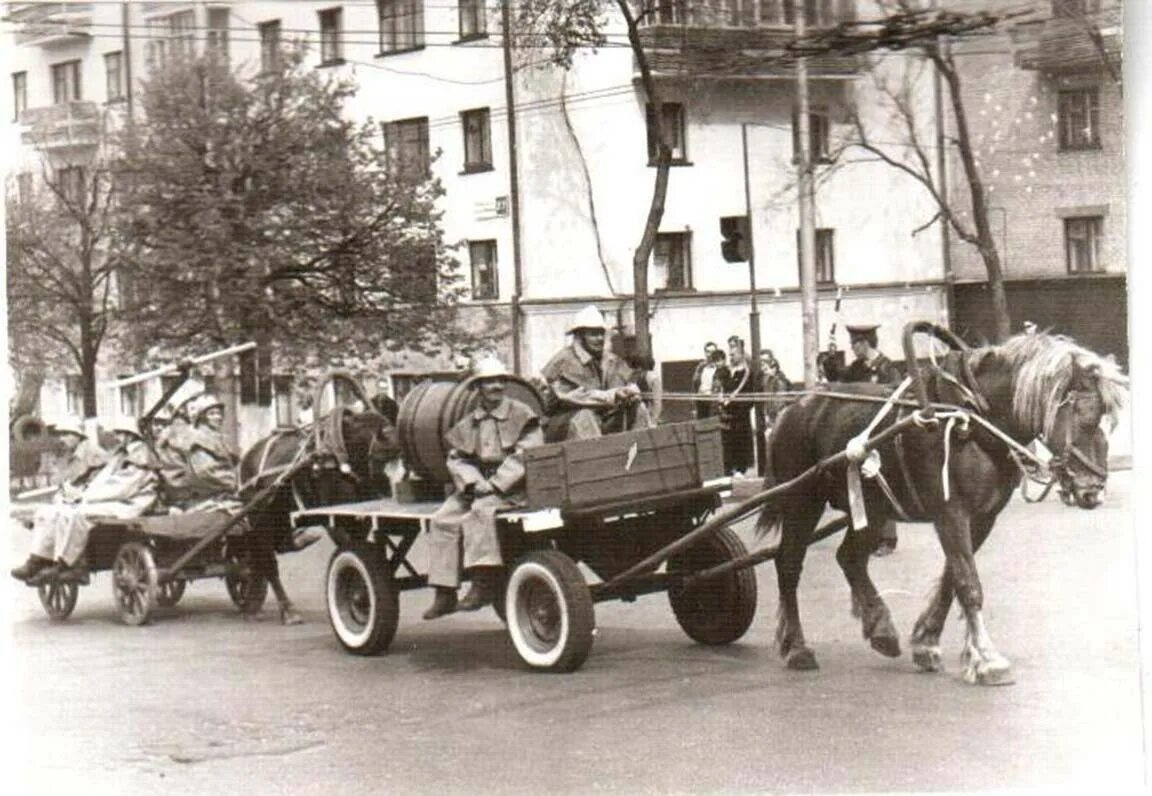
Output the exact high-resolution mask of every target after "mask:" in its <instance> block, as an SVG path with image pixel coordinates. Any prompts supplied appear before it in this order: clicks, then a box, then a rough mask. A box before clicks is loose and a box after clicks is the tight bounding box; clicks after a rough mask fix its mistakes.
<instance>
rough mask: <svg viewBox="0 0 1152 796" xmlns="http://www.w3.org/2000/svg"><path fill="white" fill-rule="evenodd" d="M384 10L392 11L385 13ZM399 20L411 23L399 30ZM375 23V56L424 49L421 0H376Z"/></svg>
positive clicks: (422, 5) (422, 6) (422, 4)
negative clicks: (376, 51) (377, 44)
mask: <svg viewBox="0 0 1152 796" xmlns="http://www.w3.org/2000/svg"><path fill="white" fill-rule="evenodd" d="M386 10H388V11H391V12H392V13H389V14H385V11H386ZM399 20H411V24H410V25H409V26H407V27H405V28H404V29H403V30H401V29H400V26H399V25H398V24H397V22H398V21H399ZM376 24H377V27H378V29H379V42H380V52H378V53H377V54H376V57H378V58H379V57H383V56H388V55H399V54H401V53H410V52H414V51H416V50H423V49H424V3H423V0H376Z"/></svg>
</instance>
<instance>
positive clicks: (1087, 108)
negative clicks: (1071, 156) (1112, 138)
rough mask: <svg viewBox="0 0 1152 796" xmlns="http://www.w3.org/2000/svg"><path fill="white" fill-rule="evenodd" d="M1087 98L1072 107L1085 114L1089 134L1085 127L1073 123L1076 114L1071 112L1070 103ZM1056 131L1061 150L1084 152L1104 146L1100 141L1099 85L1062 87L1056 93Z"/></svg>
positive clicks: (1076, 111)
mask: <svg viewBox="0 0 1152 796" xmlns="http://www.w3.org/2000/svg"><path fill="white" fill-rule="evenodd" d="M1076 99H1080V100H1085V101H1086V102H1082V103H1079V104H1078V107H1076V108H1074V109H1072V110H1073V111H1074V112H1075V113H1077V114H1082V115H1083V116H1085V117H1086V118H1085V121H1086V123H1087V128H1086V129H1087V135H1086V136H1085V135H1084V134H1083V129H1085V128H1080V131H1079V132H1078V129H1077V128H1076V127H1074V126H1073V125H1072V123H1073V121H1074V120H1075V118H1076V116H1075V115H1073V114H1072V113H1069V108H1068V105H1069V104H1071V102H1072V101H1073V100H1076ZM1056 131H1057V146H1058V148H1059V151H1061V152H1083V151H1085V150H1088V151H1091V150H1098V149H1102V148H1103V146H1102V144H1101V141H1100V89H1099V87H1098V86H1082V87H1079V88H1068V89H1062V90H1061V91H1059V92H1058V93H1057V95H1056Z"/></svg>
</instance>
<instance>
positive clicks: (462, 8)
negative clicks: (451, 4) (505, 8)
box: [456, 0, 488, 42]
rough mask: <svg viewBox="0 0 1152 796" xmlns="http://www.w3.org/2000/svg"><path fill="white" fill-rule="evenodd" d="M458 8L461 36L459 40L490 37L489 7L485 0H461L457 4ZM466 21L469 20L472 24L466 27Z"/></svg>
mask: <svg viewBox="0 0 1152 796" xmlns="http://www.w3.org/2000/svg"><path fill="white" fill-rule="evenodd" d="M456 8H457V22H458V26H459V32H460V38H459V39H457V41H461V42H465V41H476V40H477V39H486V38H488V7H487V6H486V5H485V3H484V0H460V1H459V2H458V3H457V4H456ZM466 12H467V13H466ZM465 21H469V22H470V23H471V25H470V26H468V27H466V26H465V24H464V23H465ZM469 28H470V29H469Z"/></svg>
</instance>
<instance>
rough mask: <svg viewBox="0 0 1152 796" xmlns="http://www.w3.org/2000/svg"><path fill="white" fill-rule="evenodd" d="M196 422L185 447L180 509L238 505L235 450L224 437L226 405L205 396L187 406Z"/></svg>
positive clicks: (210, 395) (193, 420)
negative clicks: (184, 471) (185, 474)
mask: <svg viewBox="0 0 1152 796" xmlns="http://www.w3.org/2000/svg"><path fill="white" fill-rule="evenodd" d="M188 414H189V416H190V417H191V419H192V422H193V423H194V425H193V427H192V428H191V429H190V430H189V431H188V432H187V434H186V437H185V439H184V440H183V441H182V445H183V447H184V449H185V451H184V457H185V462H186V467H187V477H186V479H185V481H184V487H183V490H182V492H183V497H184V499H183V500H182V501H181V502H180V503H178V504H177V507H178V508H181V509H185V510H188V511H200V510H204V509H206V508H210V507H211V508H216V507H220V504H221V503H235V502H236V500H237V497H236V486H237V481H236V464H237V461H238V458H237V455H236V451H235V450H234V449H233V448H232V444H231V443H230V442H229V441H228V438H227V437H226V436H225V435H224V402H223V401H221V400H220V399H219V398H217V397H216V396H214V395H212V394H210V393H205V394H204V395H201V396H200V397H199V398H196V399H194V400H193V401H191V402H190V403H189V405H188Z"/></svg>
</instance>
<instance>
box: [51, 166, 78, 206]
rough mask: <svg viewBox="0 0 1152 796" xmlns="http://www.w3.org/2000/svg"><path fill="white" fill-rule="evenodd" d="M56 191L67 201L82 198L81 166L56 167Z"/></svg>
mask: <svg viewBox="0 0 1152 796" xmlns="http://www.w3.org/2000/svg"><path fill="white" fill-rule="evenodd" d="M56 191H57V192H58V193H59V195H60V196H61V197H62V198H64V199H66V200H67V201H69V202H77V203H78V202H81V201H83V198H84V169H83V168H82V167H81V166H63V167H61V168H58V169H56Z"/></svg>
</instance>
